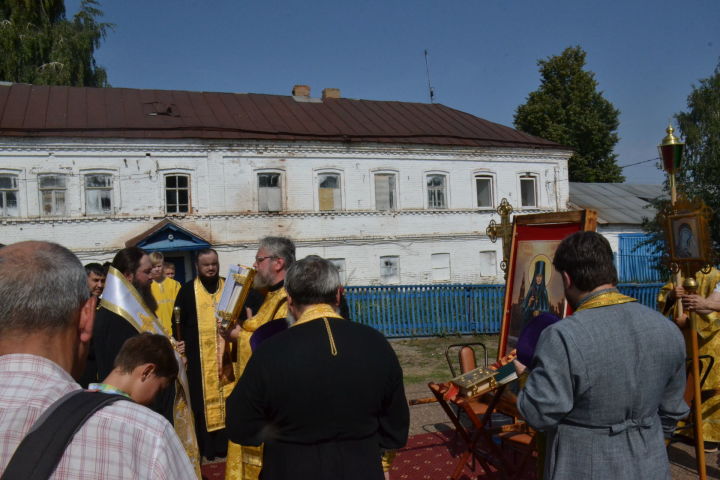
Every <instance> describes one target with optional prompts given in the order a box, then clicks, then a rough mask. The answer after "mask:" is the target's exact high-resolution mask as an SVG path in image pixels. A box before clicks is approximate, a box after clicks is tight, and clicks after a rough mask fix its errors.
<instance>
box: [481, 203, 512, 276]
mask: <svg viewBox="0 0 720 480" xmlns="http://www.w3.org/2000/svg"><path fill="white" fill-rule="evenodd" d="M496 211H497V213H498V215H500V224H499V225H498V223H497V222H496V221H495V220H490V224H489V225H488V227H487V228H486V229H485V233H486V234H487V236H488V237H489V238H490V241H491V242H492V243H495V242H496V241H497V239H498V237H500V238H501V239H502V246H503V259H502V262H500V268H502V271H503V272H505V280H507V275H508V262H509V261H510V247H511V245H512V224H511V223H510V214H511V213H512V212H513V208H512V205H510V203H509V202H508V201H507V198H503V199H502V201H500V206H499V207H498V208H497V210H496Z"/></svg>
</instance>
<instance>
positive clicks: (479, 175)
mask: <svg viewBox="0 0 720 480" xmlns="http://www.w3.org/2000/svg"><path fill="white" fill-rule="evenodd" d="M480 179H486V180H489V182H490V205H483V206H481V205H479V202H478V180H480ZM495 181H496V179H495V174H494V173H493V172H486V171H478V172H474V173H473V178H472V182H473V185H472V186H473V193H474V195H473V198H474V203H475V208H477V209H479V210H494V209H495V207H496V202H495Z"/></svg>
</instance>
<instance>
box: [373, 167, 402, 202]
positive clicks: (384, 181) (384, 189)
mask: <svg viewBox="0 0 720 480" xmlns="http://www.w3.org/2000/svg"><path fill="white" fill-rule="evenodd" d="M396 208H397V201H396V194H395V174H394V173H376V174H375V209H376V210H395V209H396Z"/></svg>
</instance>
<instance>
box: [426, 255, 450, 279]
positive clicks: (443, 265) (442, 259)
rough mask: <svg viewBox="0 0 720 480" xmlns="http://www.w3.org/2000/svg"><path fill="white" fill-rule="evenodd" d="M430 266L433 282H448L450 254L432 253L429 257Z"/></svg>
mask: <svg viewBox="0 0 720 480" xmlns="http://www.w3.org/2000/svg"><path fill="white" fill-rule="evenodd" d="M430 265H431V266H432V279H433V281H434V282H447V281H449V280H450V254H449V253H433V254H432V255H430Z"/></svg>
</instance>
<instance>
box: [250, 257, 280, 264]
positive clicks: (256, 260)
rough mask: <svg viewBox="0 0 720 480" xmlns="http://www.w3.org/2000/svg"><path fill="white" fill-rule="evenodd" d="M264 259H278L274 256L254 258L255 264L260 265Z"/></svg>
mask: <svg viewBox="0 0 720 480" xmlns="http://www.w3.org/2000/svg"><path fill="white" fill-rule="evenodd" d="M266 258H278V257H276V256H275V255H268V256H267V257H255V263H262V262H263V260H265V259H266Z"/></svg>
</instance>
